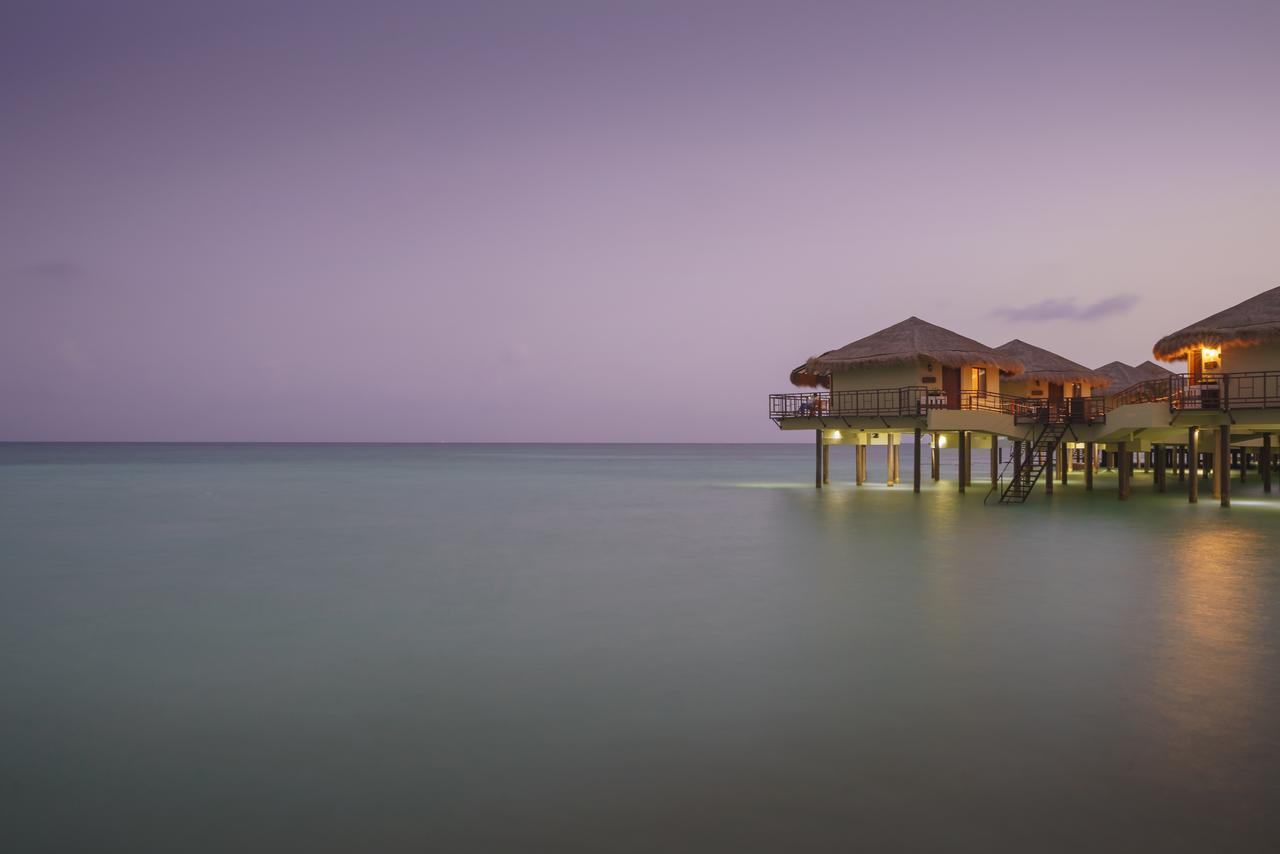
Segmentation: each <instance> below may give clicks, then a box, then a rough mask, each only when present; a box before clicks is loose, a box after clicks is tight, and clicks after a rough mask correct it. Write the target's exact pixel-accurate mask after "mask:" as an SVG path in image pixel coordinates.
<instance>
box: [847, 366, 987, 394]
mask: <svg viewBox="0 0 1280 854" xmlns="http://www.w3.org/2000/svg"><path fill="white" fill-rule="evenodd" d="M969 368H970V366H968V365H966V366H965V367H963V368H961V369H960V390H961V391H973V390H974V387H973V372H972V371H970V370H969ZM925 377H932V378H933V382H925V381H924V379H925ZM904 386H925V387H926V388H929V389H938V390H941V389H942V366H941V365H940V364H938V363H937V362H930V361H928V360H924V359H922V360H921V361H919V362H918V363H917V364H915V365H914V366H913V365H883V366H879V367H874V368H856V369H854V370H849V371H843V372H841V373H838V374H832V376H831V390H832V391H856V390H858V389H872V388H903V387H904ZM987 391H989V392H996V393H998V392H1000V391H1001V385H1000V371H998V370H997V369H996V368H995V367H988V368H987Z"/></svg>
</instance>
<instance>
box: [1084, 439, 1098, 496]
mask: <svg viewBox="0 0 1280 854" xmlns="http://www.w3.org/2000/svg"><path fill="white" fill-rule="evenodd" d="M1096 454H1097V451H1096V450H1095V447H1094V444H1093V442H1085V443H1084V489H1085V492H1092V491H1093V460H1094V457H1095V455H1096Z"/></svg>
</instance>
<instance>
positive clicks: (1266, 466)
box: [1258, 433, 1271, 495]
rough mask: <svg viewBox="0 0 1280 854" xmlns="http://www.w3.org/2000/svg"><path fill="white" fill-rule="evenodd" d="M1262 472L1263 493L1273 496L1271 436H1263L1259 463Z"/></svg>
mask: <svg viewBox="0 0 1280 854" xmlns="http://www.w3.org/2000/svg"><path fill="white" fill-rule="evenodd" d="M1258 468H1260V469H1261V470H1262V491H1263V492H1265V493H1266V494H1267V495H1270V494H1271V434H1270V433H1263V434H1262V457H1261V459H1259V461H1258Z"/></svg>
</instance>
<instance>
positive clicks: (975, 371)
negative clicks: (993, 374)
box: [971, 368, 987, 394]
mask: <svg viewBox="0 0 1280 854" xmlns="http://www.w3.org/2000/svg"><path fill="white" fill-rule="evenodd" d="M971 370H972V387H973V390H974V391H976V392H977V393H978V394H986V393H987V369H986V368H972V369H971Z"/></svg>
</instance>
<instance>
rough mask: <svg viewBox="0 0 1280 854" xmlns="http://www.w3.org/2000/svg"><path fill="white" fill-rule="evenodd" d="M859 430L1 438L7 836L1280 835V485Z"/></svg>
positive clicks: (985, 838) (694, 847)
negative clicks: (1118, 488) (930, 477)
mask: <svg viewBox="0 0 1280 854" xmlns="http://www.w3.org/2000/svg"><path fill="white" fill-rule="evenodd" d="M833 450H834V453H833V458H832V474H833V480H834V481H836V482H835V483H833V485H832V488H830V489H827V490H823V491H822V492H817V491H815V490H814V489H813V487H812V482H811V478H812V453H813V452H812V448H811V446H809V445H807V444H797V445H791V446H776V445H775V446H666V445H655V446H638V445H630V446H608V445H591V446H554V445H550V446H548V445H542V446H537V445H530V446H467V445H420V446H377V445H364V446H361V445H351V446H343V445H293V446H291V445H261V446H251V445H227V446H217V445H44V446H42V445H7V446H0V581H2V582H3V596H0V677H2V680H0V685H3V690H2V691H0V726H2V732H3V751H2V752H0V793H2V795H3V796H2V797H0V816H2V820H0V834H2V836H0V849H3V850H4V851H12V852H37V851H94V852H101V851H128V852H138V851H166V852H176V851H182V852H188V851H237V852H244V851H271V852H279V851H306V852H328V851H370V852H372V851H433V852H434V851H440V852H448V851H481V852H501V851H554V852H559V851H602V852H612V851H636V852H668V851H735V852H740V851H779V852H791V851H824V852H825V851H853V850H859V851H891V850H947V851H984V852H985V851H994V850H1016V851H1083V850H1088V851H1098V850H1115V851H1138V850H1163V851H1236V850H1239V851H1264V850H1276V849H1277V847H1280V810H1278V809H1277V807H1278V806H1280V534H1278V530H1280V525H1278V523H1280V490H1278V491H1277V494H1276V495H1275V496H1272V497H1270V498H1269V500H1264V499H1263V497H1262V495H1261V490H1260V487H1259V485H1258V483H1257V480H1256V478H1254V479H1253V480H1251V481H1250V482H1248V483H1246V484H1244V485H1243V486H1241V485H1239V484H1236V487H1235V499H1236V501H1235V506H1234V507H1232V508H1231V509H1230V510H1228V511H1222V510H1220V509H1219V508H1218V506H1217V504H1216V503H1215V502H1213V501H1211V500H1210V499H1209V498H1208V495H1207V491H1208V489H1207V484H1206V485H1205V486H1204V488H1202V495H1203V496H1204V501H1203V503H1201V504H1200V505H1198V506H1188V505H1187V504H1186V502H1185V499H1184V497H1183V495H1182V493H1180V492H1179V491H1178V489H1177V483H1176V479H1174V478H1172V477H1171V478H1170V481H1171V487H1172V490H1171V492H1170V493H1169V494H1167V495H1163V496H1158V495H1155V494H1153V493H1152V490H1151V487H1150V480H1149V478H1143V477H1142V476H1141V475H1139V477H1138V480H1137V482H1136V484H1135V487H1134V492H1135V495H1134V497H1133V499H1132V500H1131V501H1129V502H1127V503H1125V504H1121V503H1119V502H1117V501H1116V500H1115V494H1114V489H1115V481H1114V478H1108V477H1107V476H1100V477H1099V482H1098V490H1099V491H1098V492H1096V493H1094V494H1092V495H1086V494H1085V493H1084V492H1083V487H1082V486H1081V485H1079V483H1078V482H1076V483H1073V484H1072V485H1070V486H1068V487H1067V488H1066V489H1065V490H1060V491H1059V492H1058V494H1057V495H1055V496H1054V497H1053V499H1052V500H1045V499H1044V498H1043V496H1041V495H1039V494H1037V495H1036V496H1034V497H1033V498H1032V499H1031V501H1030V502H1028V504H1027V505H1025V506H1023V507H1015V508H1009V507H984V506H983V504H982V498H983V492H984V490H983V489H981V488H980V487H978V486H977V485H976V484H975V487H974V489H973V491H971V492H970V493H969V494H968V495H967V496H963V497H962V496H960V495H958V494H957V493H956V491H955V488H954V484H953V483H951V482H950V479H951V478H953V477H954V459H952V458H948V459H946V460H945V463H946V465H945V466H944V471H943V475H944V478H945V480H944V481H943V483H942V484H941V485H940V486H937V487H932V486H931V485H930V484H929V483H928V481H927V480H926V490H925V492H924V493H923V494H921V495H913V494H912V493H911V491H910V488H909V486H907V487H906V488H904V487H903V486H898V487H895V488H893V489H887V488H885V487H883V486H868V487H864V488H862V489H856V488H855V487H853V486H852V485H851V483H850V482H849V481H850V480H851V478H852V472H853V461H852V452H851V451H850V450H849V449H841V448H837V449H833ZM906 450H909V449H906ZM871 464H872V472H873V475H876V476H877V477H878V475H879V472H882V471H883V461H882V459H881V458H880V455H878V454H875V453H873V454H872V459H871ZM903 465H904V474H905V476H906V477H907V480H908V483H909V480H910V474H909V471H910V454H909V453H904V460H903ZM982 471H985V469H984V468H983V467H982V466H981V465H979V464H977V463H975V473H976V474H980V473H981V472H982ZM1077 481H1078V476H1077Z"/></svg>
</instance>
